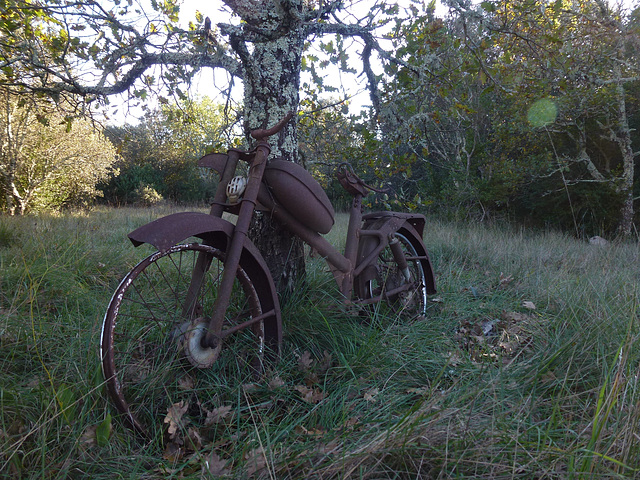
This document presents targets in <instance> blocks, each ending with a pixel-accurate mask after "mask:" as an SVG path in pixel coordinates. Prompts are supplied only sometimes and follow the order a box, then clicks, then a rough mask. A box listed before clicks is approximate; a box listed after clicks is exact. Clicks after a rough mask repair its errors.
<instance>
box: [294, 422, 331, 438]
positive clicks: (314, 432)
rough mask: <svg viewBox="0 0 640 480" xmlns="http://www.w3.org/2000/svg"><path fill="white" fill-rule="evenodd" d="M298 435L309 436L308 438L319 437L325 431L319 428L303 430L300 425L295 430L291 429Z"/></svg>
mask: <svg viewBox="0 0 640 480" xmlns="http://www.w3.org/2000/svg"><path fill="white" fill-rule="evenodd" d="M293 430H294V431H295V432H296V433H297V434H298V435H309V436H312V437H313V436H320V435H324V434H325V433H327V432H326V431H325V430H321V429H319V428H311V429H308V428H305V427H303V426H302V425H297V426H296V428H294V429H293Z"/></svg>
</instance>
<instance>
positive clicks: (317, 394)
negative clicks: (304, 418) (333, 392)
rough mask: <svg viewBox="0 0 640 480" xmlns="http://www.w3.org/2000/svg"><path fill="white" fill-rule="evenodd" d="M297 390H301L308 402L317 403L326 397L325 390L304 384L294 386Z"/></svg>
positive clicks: (303, 398) (303, 397)
mask: <svg viewBox="0 0 640 480" xmlns="http://www.w3.org/2000/svg"><path fill="white" fill-rule="evenodd" d="M294 389H295V390H297V391H298V392H300V394H301V395H302V400H304V401H305V402H307V403H312V404H316V403H319V402H320V401H322V400H323V399H324V397H325V394H324V392H322V391H321V390H319V389H315V388H309V387H305V386H304V385H297V386H295V387H294Z"/></svg>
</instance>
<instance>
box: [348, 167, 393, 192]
mask: <svg viewBox="0 0 640 480" xmlns="http://www.w3.org/2000/svg"><path fill="white" fill-rule="evenodd" d="M336 176H337V177H338V180H339V181H340V184H341V185H342V187H343V188H344V189H345V190H346V191H347V192H349V193H351V194H352V195H362V196H364V195H366V193H367V192H366V191H367V190H370V191H372V192H378V193H385V192H386V191H387V190H386V189H379V188H376V187H372V186H371V185H368V184H366V183H365V182H364V180H362V179H361V178H360V177H359V176H358V175H356V172H354V171H353V167H352V166H351V164H350V163H347V162H343V163H341V164H340V165H338V168H337V172H336Z"/></svg>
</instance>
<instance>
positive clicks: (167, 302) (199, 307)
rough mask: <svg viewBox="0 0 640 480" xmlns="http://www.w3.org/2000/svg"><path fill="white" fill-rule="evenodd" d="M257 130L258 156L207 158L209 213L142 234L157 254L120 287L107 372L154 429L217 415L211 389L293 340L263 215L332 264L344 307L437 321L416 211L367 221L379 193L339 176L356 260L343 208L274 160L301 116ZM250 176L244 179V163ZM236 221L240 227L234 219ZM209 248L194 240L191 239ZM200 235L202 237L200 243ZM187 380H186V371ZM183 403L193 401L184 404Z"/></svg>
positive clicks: (104, 350)
mask: <svg viewBox="0 0 640 480" xmlns="http://www.w3.org/2000/svg"><path fill="white" fill-rule="evenodd" d="M292 115H293V114H292V113H290V114H288V115H287V116H286V117H285V118H284V119H282V120H281V121H280V122H279V123H278V124H276V125H275V126H273V127H272V128H269V129H258V130H254V131H252V132H251V135H252V137H253V138H254V139H255V140H256V146H255V148H253V149H252V150H250V151H244V150H239V149H230V150H229V151H228V152H227V153H225V154H221V153H212V154H208V155H206V156H204V157H203V158H201V159H200V161H199V165H200V166H202V167H208V168H212V169H214V170H215V171H217V172H218V173H219V175H220V181H219V184H218V187H217V189H216V192H215V195H214V198H213V201H212V204H211V210H210V212H209V214H206V213H199V212H183V213H175V214H172V215H168V216H165V217H162V218H159V219H158V220H155V221H153V222H151V223H149V224H146V225H143V226H142V227H140V228H138V229H136V230H134V231H133V232H131V233H130V234H129V235H128V236H129V239H130V240H131V242H132V243H133V244H134V245H135V246H139V245H142V244H145V243H146V244H150V245H152V246H153V247H155V249H156V251H155V253H153V254H151V255H149V256H148V257H146V258H145V259H144V260H142V261H141V262H140V263H138V264H137V265H136V266H135V267H133V269H131V271H130V272H129V273H128V274H127V275H126V276H125V277H124V279H123V280H122V282H121V283H120V285H119V286H118V287H117V289H116V290H115V292H114V294H113V297H112V299H111V302H110V303H109V306H108V308H107V311H106V314H105V317H104V321H103V325H102V333H101V339H100V356H101V364H102V371H103V374H104V378H105V381H106V386H107V390H108V393H109V395H110V397H111V399H112V401H113V402H114V404H115V406H116V408H117V410H118V411H119V412H121V413H122V414H124V416H125V418H126V420H127V421H128V424H129V425H130V426H131V427H133V428H134V429H135V430H137V431H139V432H142V433H147V432H149V427H150V426H151V425H152V424H154V423H158V422H159V421H160V419H161V418H164V416H166V414H167V410H168V408H169V407H171V406H172V405H181V408H183V409H184V411H185V412H186V411H187V409H188V410H189V411H188V412H187V413H188V414H190V415H193V416H194V417H196V419H194V420H193V421H194V422H196V421H197V418H203V416H206V412H207V409H209V411H210V409H211V408H212V405H211V404H210V403H209V402H211V398H212V395H211V390H212V388H214V387H215V385H217V384H220V382H224V378H225V375H234V374H240V371H241V370H246V371H252V372H255V371H260V370H261V368H262V365H263V363H264V362H265V360H266V359H267V357H268V356H269V355H274V356H275V355H277V353H278V352H279V349H280V346H281V342H282V320H281V311H280V305H279V301H278V296H277V293H276V288H275V285H274V281H273V279H272V277H271V275H270V273H269V270H268V268H267V265H266V263H265V261H264V259H263V257H262V256H261V254H260V252H259V251H258V249H257V248H256V247H255V246H254V244H253V243H252V242H251V240H249V238H248V236H247V232H248V229H249V226H250V222H251V220H252V217H253V215H254V212H255V211H256V210H258V211H263V212H268V214H270V215H272V216H273V217H274V218H275V219H277V220H278V221H279V222H280V223H281V224H282V225H283V226H284V228H287V229H288V230H289V231H290V232H292V234H294V235H297V236H298V237H299V238H301V239H302V240H303V241H304V242H305V243H307V244H308V245H309V246H311V248H313V249H314V250H315V251H316V252H317V253H318V254H319V255H320V256H322V257H323V258H324V259H325V260H326V262H327V264H328V266H329V269H330V271H331V273H332V274H333V278H334V279H335V281H336V282H337V286H338V288H339V291H340V293H341V295H342V298H343V300H344V302H346V303H351V304H355V305H369V304H378V303H380V302H385V303H387V304H388V305H389V306H390V307H391V308H393V309H395V310H398V311H400V312H401V313H402V314H407V315H410V316H414V317H416V316H423V315H425V311H426V307H427V295H430V294H432V293H434V292H435V280H434V274H433V269H432V265H431V261H430V259H429V256H428V254H427V251H426V248H425V246H424V243H423V240H422V235H423V230H424V227H425V221H426V220H425V217H424V216H423V215H419V214H414V213H398V212H388V211H385V212H375V213H368V214H363V208H362V199H363V197H364V196H365V195H366V194H367V193H368V191H370V190H374V189H373V187H370V186H369V185H367V184H366V183H365V182H364V181H362V180H361V179H360V178H359V177H358V176H357V175H356V174H355V173H354V171H353V169H352V168H351V167H350V166H349V165H348V164H344V163H343V164H341V165H340V166H339V167H338V168H337V178H338V180H339V182H340V184H341V185H342V186H343V187H344V188H345V189H346V191H347V192H349V193H350V194H351V196H352V205H351V211H350V217H349V224H348V232H347V238H346V245H345V249H344V253H340V252H339V251H338V250H337V249H336V248H334V247H333V246H332V245H331V244H330V243H329V242H328V241H327V240H326V239H325V238H324V237H323V234H326V233H328V232H329V231H330V230H331V228H332V226H333V224H334V216H335V213H334V209H333V207H332V205H331V202H330V201H329V198H328V197H327V195H326V193H325V192H324V190H323V189H322V187H321V186H320V184H319V183H318V182H317V181H316V180H315V179H314V178H313V177H312V176H311V174H310V173H309V172H307V170H305V169H304V168H303V167H302V166H300V165H297V164H295V163H292V162H289V161H285V160H281V159H270V160H268V157H269V153H270V150H271V149H270V146H269V143H268V141H267V138H268V137H270V136H272V135H275V134H276V133H278V132H279V131H280V130H281V129H282V128H283V127H284V126H285V125H286V123H287V122H289V121H290V120H291V118H292ZM241 161H242V162H246V164H247V165H248V175H247V177H244V176H239V175H237V169H238V166H239V164H240V162H241ZM225 212H228V213H231V214H234V215H236V216H237V217H236V221H235V224H234V223H232V222H230V221H228V220H226V219H223V213H225ZM194 237H195V238H197V239H199V240H198V241H188V239H191V238H194ZM195 238H194V240H195ZM177 372H180V373H177ZM180 402H182V403H180Z"/></svg>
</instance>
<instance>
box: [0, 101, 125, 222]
mask: <svg viewBox="0 0 640 480" xmlns="http://www.w3.org/2000/svg"><path fill="white" fill-rule="evenodd" d="M0 104H1V105H2V109H1V110H0V188H2V191H3V195H2V197H1V198H0V207H1V209H2V210H4V211H7V212H9V213H10V214H25V213H27V212H29V211H32V210H43V209H60V208H63V207H76V206H82V205H85V204H86V203H87V202H90V201H92V200H93V199H94V198H95V197H97V196H99V195H101V192H100V191H99V190H97V189H96V184H98V183H99V182H101V181H104V180H106V179H107V178H108V177H109V176H110V175H111V174H112V173H114V170H113V164H114V162H115V161H116V158H117V155H116V150H115V148H114V147H113V146H112V145H111V143H110V142H109V141H108V140H107V139H106V138H105V137H104V136H103V135H102V134H101V133H99V132H97V131H96V129H95V127H94V125H93V124H92V123H90V122H88V121H86V120H85V121H83V120H78V121H75V122H73V123H71V122H70V120H69V119H68V118H64V117H62V116H61V115H60V114H59V113H58V111H57V110H56V109H54V108H53V107H52V106H51V105H50V104H49V103H47V102H44V101H40V102H35V101H29V100H25V99H19V98H16V97H15V96H13V95H11V94H9V93H8V92H4V95H3V98H2V99H1V100H0Z"/></svg>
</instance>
